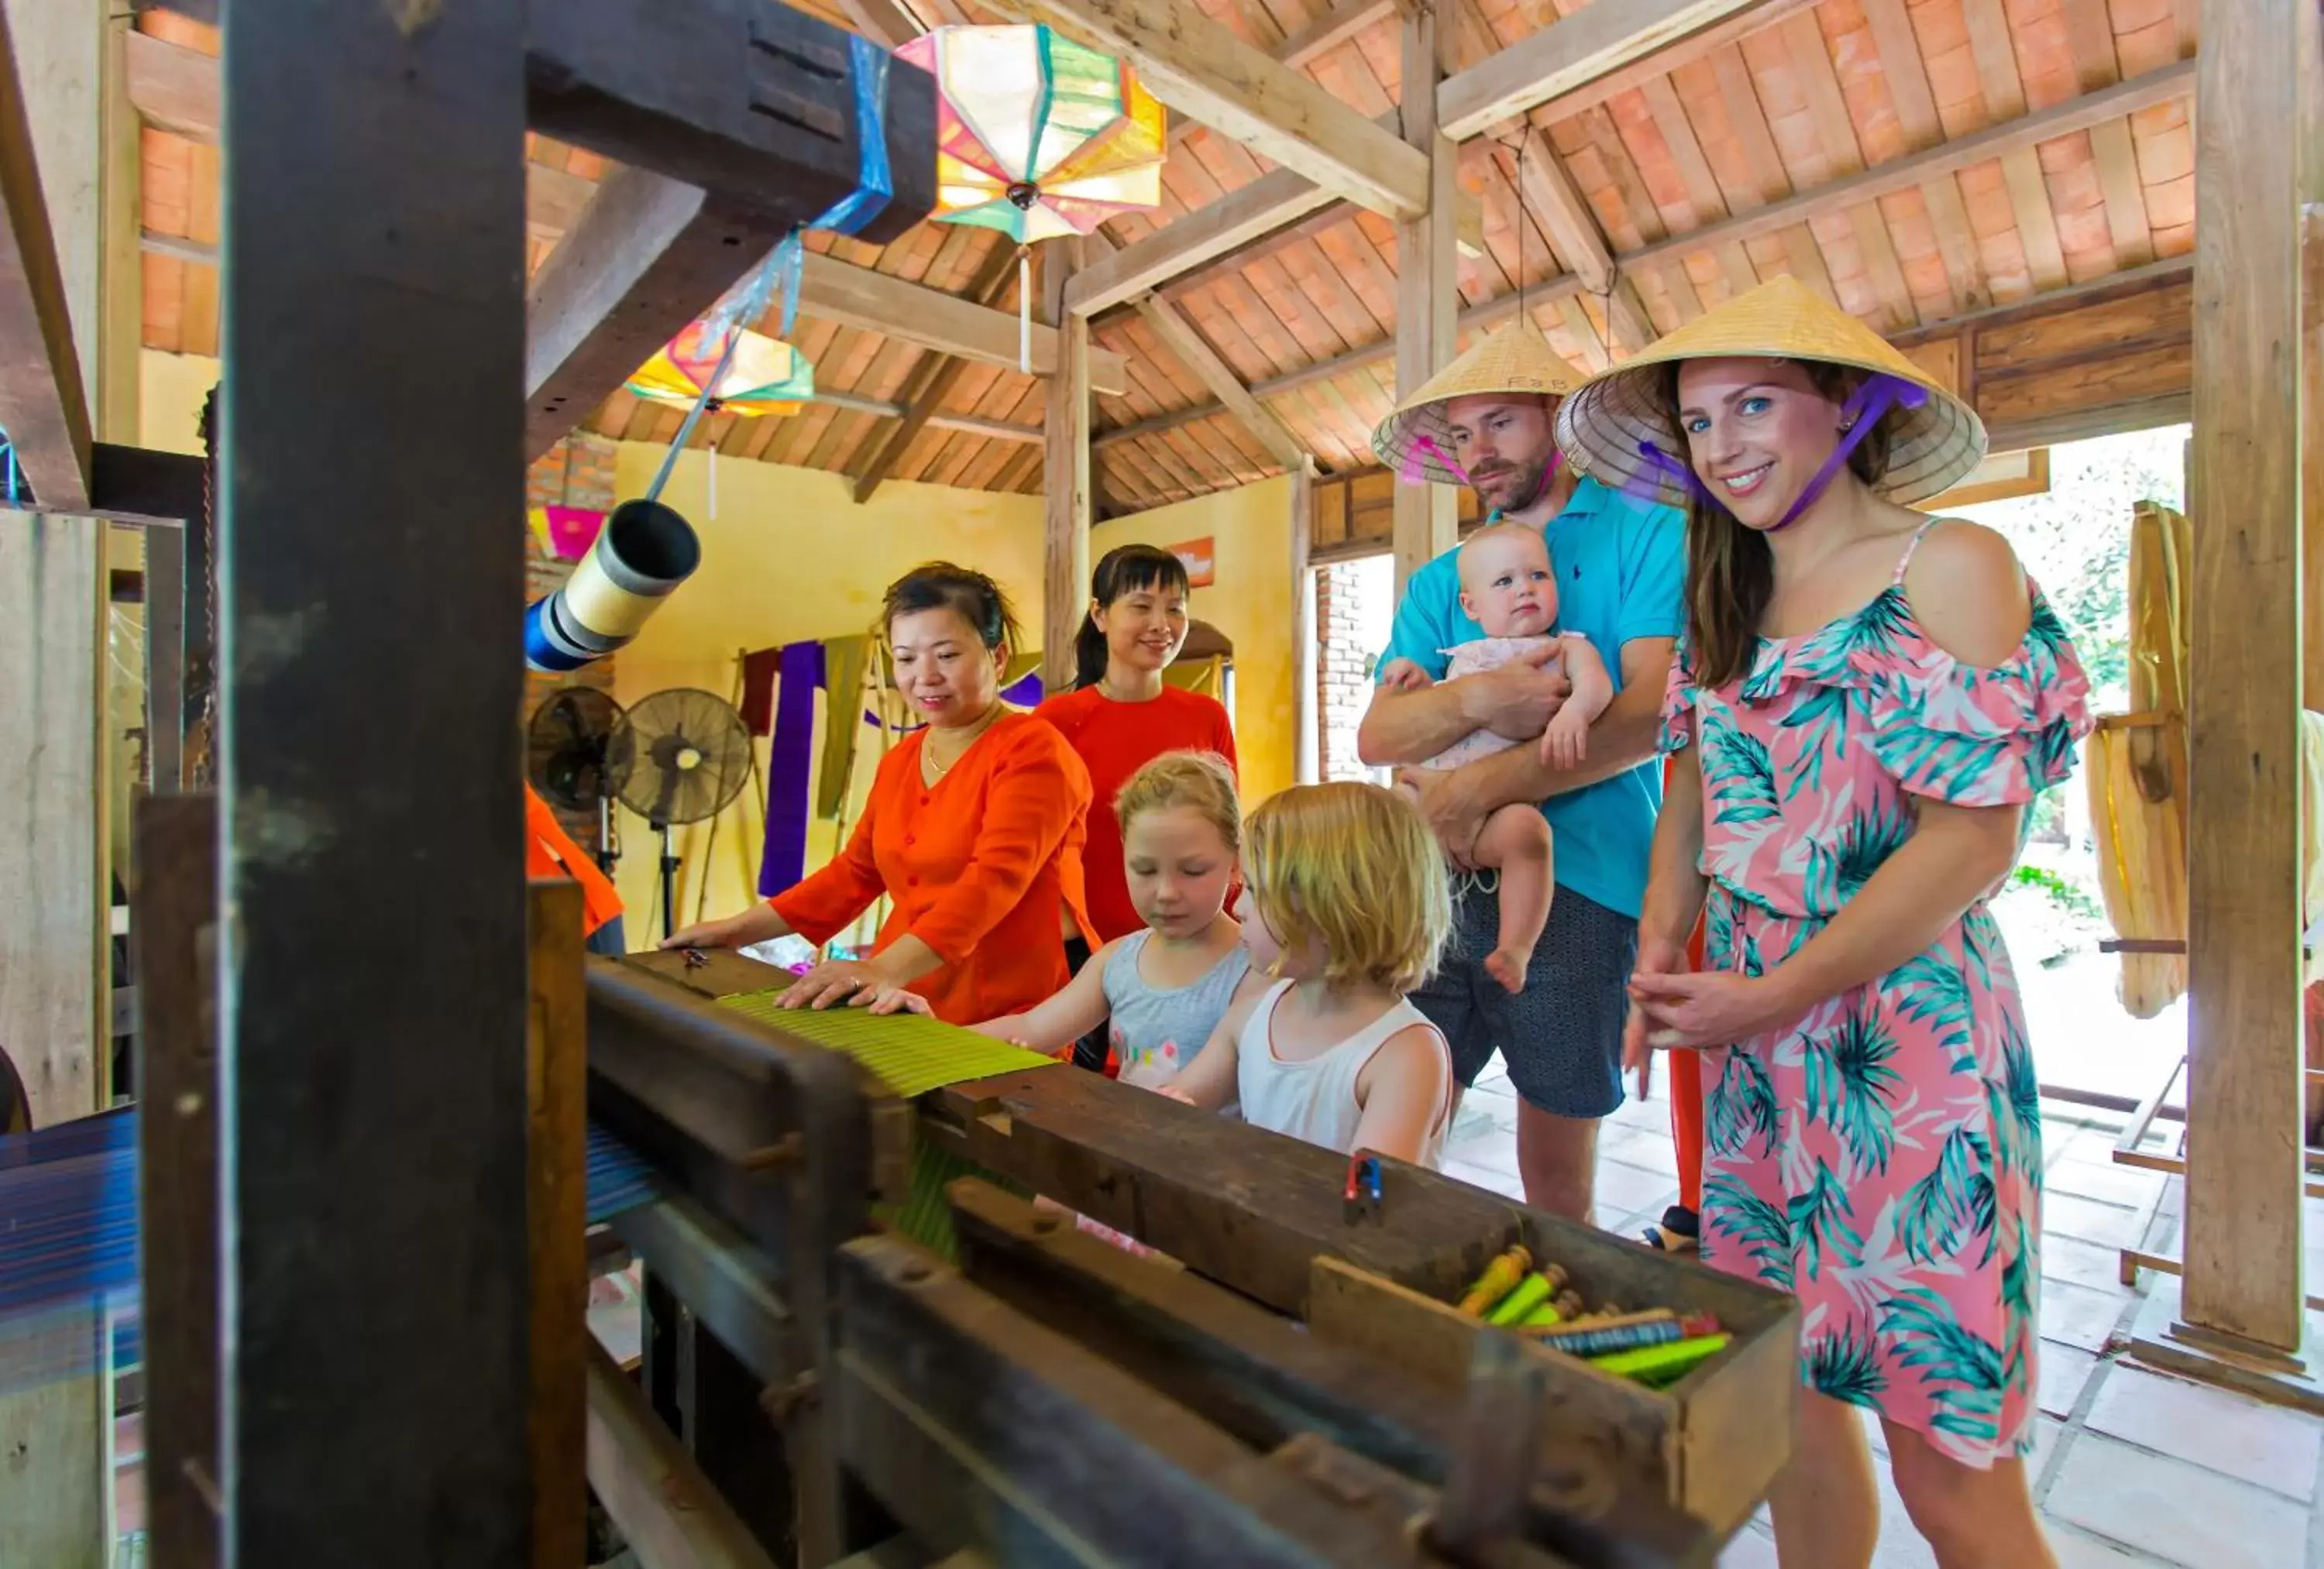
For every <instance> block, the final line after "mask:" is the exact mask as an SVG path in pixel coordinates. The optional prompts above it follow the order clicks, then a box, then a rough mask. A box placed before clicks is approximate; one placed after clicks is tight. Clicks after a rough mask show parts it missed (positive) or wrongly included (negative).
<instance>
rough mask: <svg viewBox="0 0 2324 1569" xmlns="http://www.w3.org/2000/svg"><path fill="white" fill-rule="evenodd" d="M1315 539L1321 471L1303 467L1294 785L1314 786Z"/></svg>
mask: <svg viewBox="0 0 2324 1569" xmlns="http://www.w3.org/2000/svg"><path fill="white" fill-rule="evenodd" d="M1314 538H1315V468H1314V463H1312V462H1310V463H1301V464H1300V465H1299V466H1298V467H1297V468H1296V469H1293V470H1292V471H1291V729H1292V734H1293V736H1294V737H1295V738H1296V739H1294V741H1293V742H1292V746H1291V782H1292V783H1293V784H1295V785H1313V784H1315V783H1316V782H1317V781H1319V780H1321V779H1322V778H1323V772H1322V769H1321V768H1320V766H1318V765H1317V762H1316V758H1317V757H1319V756H1320V755H1321V753H1322V749H1323V732H1322V728H1321V727H1322V722H1323V720H1322V716H1321V715H1320V714H1319V713H1318V712H1317V711H1316V686H1315V679H1316V673H1315V657H1316V656H1315V573H1314V569H1313V568H1311V567H1310V566H1309V565H1308V563H1307V553H1308V550H1309V547H1310V546H1312V545H1313V544H1314Z"/></svg>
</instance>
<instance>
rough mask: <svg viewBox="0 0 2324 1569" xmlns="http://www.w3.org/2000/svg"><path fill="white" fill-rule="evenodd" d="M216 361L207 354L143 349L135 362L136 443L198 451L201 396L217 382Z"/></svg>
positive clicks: (163, 449) (157, 448)
mask: <svg viewBox="0 0 2324 1569" xmlns="http://www.w3.org/2000/svg"><path fill="white" fill-rule="evenodd" d="M217 381H218V362H217V361H216V360H214V359H212V358H211V357H210V356H209V355H208V354H165V353H162V352H161V350H159V349H146V350H144V351H143V353H141V355H140V356H139V359H138V362H137V443H138V445H140V446H146V447H151V448H152V450H154V451H155V452H181V453H189V454H199V453H200V452H201V450H202V399H205V398H208V396H209V395H210V389H211V388H212V387H215V386H217Z"/></svg>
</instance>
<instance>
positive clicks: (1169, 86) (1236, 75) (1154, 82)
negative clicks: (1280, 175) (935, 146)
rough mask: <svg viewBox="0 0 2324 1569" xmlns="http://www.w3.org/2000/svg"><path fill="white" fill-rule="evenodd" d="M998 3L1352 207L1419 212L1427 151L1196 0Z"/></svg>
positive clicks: (1425, 190) (1407, 213) (1007, 0)
mask: <svg viewBox="0 0 2324 1569" xmlns="http://www.w3.org/2000/svg"><path fill="white" fill-rule="evenodd" d="M999 8H1000V9H1001V10H1002V11H1004V12H1007V13H1010V14H1014V15H1016V16H1019V17H1020V18H1022V19H1023V20H1025V21H1028V22H1041V23H1047V24H1048V25H1049V26H1051V27H1053V28H1056V30H1057V31H1058V32H1062V33H1064V34H1065V35H1066V36H1068V37H1071V38H1074V39H1078V40H1080V41H1084V42H1085V43H1088V44H1090V45H1092V46H1093V47H1094V48H1097V49H1100V50H1104V51H1105V52H1107V53H1109V54H1113V55H1119V56H1120V57H1122V58H1123V59H1126V60H1129V61H1130V63H1131V64H1133V65H1135V66H1136V67H1137V68H1138V71H1139V79H1140V80H1141V81H1143V82H1144V83H1145V84H1146V86H1147V87H1148V89H1150V90H1151V91H1152V92H1153V94H1154V96H1156V97H1157V98H1159V99H1160V100H1162V102H1164V103H1165V104H1167V105H1168V106H1170V107H1172V108H1174V109H1176V110H1179V111H1181V112H1182V113H1185V114H1187V115H1193V116H1194V118H1195V119H1197V120H1200V121H1201V122H1202V123H1203V124H1205V125H1208V126H1209V127H1210V128H1211V129H1213V131H1216V132H1218V133H1221V134H1222V135H1225V136H1229V137H1231V138H1233V139H1234V140H1235V141H1237V142H1242V143H1243V144H1244V145H1246V146H1248V147H1250V149H1251V150H1252V151H1254V152H1258V153H1260V154H1263V155H1264V156H1266V157H1267V158H1268V159H1270V160H1272V161H1275V162H1276V163H1278V164H1280V165H1282V166H1283V167H1284V168H1285V169H1287V170H1294V171H1296V173H1298V174H1300V175H1302V176H1304V177H1305V178H1306V179H1311V180H1313V181H1314V182H1315V183H1316V184H1317V185H1320V186H1323V187H1325V188H1329V189H1331V190H1332V191H1333V192H1334V193H1335V194H1337V195H1340V196H1343V197H1347V198H1348V199H1349V200H1351V201H1353V202H1355V203H1357V204H1358V205H1359V206H1364V207H1368V208H1369V209H1370V210H1372V211H1373V212H1376V213H1379V214H1381V215H1382V216H1387V217H1391V218H1405V217H1411V216H1416V215H1418V214H1419V213H1421V212H1424V211H1425V210H1426V208H1425V205H1424V204H1425V202H1426V201H1427V198H1428V166H1427V162H1426V161H1425V159H1423V158H1422V157H1421V156H1420V155H1419V154H1417V153H1416V151H1414V150H1413V149H1411V148H1410V147H1407V146H1406V145H1405V144H1404V143H1403V142H1399V141H1397V139H1396V137H1395V136H1393V135H1391V134H1389V133H1388V132H1385V131H1383V130H1381V129H1380V128H1379V127H1378V126H1376V125H1374V124H1371V123H1370V122H1369V121H1368V120H1366V119H1365V117H1364V116H1363V115H1360V114H1359V113H1358V112H1357V111H1355V110H1353V109H1351V108H1350V107H1348V106H1347V105H1345V104H1343V103H1342V102H1341V101H1340V100H1339V99H1338V98H1336V97H1334V96H1333V95H1332V93H1331V91H1330V90H1329V89H1328V88H1326V87H1324V86H1323V84H1322V83H1321V82H1318V81H1315V80H1314V78H1310V77H1306V76H1303V75H1302V74H1300V73H1299V72H1298V71H1296V70H1295V69H1292V68H1290V67H1288V66H1286V65H1283V64H1281V63H1279V62H1277V60H1272V59H1270V58H1269V57H1268V55H1267V54H1266V53H1265V52H1263V51H1262V50H1258V49H1255V48H1253V47H1252V46H1251V45H1250V44H1248V43H1246V42H1244V41H1242V40H1241V39H1240V38H1238V37H1237V36H1236V35H1235V34H1234V33H1233V32H1230V31H1229V30H1228V29H1227V28H1226V27H1224V26H1223V25H1222V24H1221V23H1216V22H1213V21H1212V20H1211V19H1210V18H1209V17H1208V16H1207V15H1205V14H1203V12H1202V11H1201V10H1200V9H1198V8H1197V7H1196V6H1195V5H1194V3H1193V0H999Z"/></svg>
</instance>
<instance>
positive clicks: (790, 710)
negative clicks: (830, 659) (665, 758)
mask: <svg viewBox="0 0 2324 1569" xmlns="http://www.w3.org/2000/svg"><path fill="white" fill-rule="evenodd" d="M776 680H777V682H778V683H779V684H778V685H777V686H776V688H775V729H774V734H773V735H772V736H770V738H769V739H768V743H767V841H766V847H765V849H763V850H762V851H761V854H760V856H759V895H760V897H761V898H772V897H773V896H774V895H777V894H779V893H781V892H782V891H783V890H784V889H785V888H788V887H789V886H790V885H792V884H794V883H796V882H798V880H799V878H800V877H802V876H805V875H806V872H807V787H808V785H809V783H810V782H811V781H812V779H813V777H814V774H815V694H816V692H818V691H819V690H821V688H822V686H823V645H822V644H821V643H818V642H807V643H788V644H785V645H784V647H783V659H782V667H781V670H780V672H779V674H778V675H777V676H776Z"/></svg>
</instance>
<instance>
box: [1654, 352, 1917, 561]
mask: <svg viewBox="0 0 2324 1569" xmlns="http://www.w3.org/2000/svg"><path fill="white" fill-rule="evenodd" d="M1928 400H1929V393H1928V389H1926V388H1925V387H1922V386H1919V385H1917V384H1915V383H1914V382H1911V381H1905V380H1904V378H1902V377H1900V376H1888V375H1881V374H1877V373H1876V374H1874V375H1873V376H1871V377H1869V378H1867V380H1866V381H1865V382H1864V384H1863V385H1862V386H1860V387H1858V389H1857V390H1855V391H1853V392H1851V393H1849V395H1848V400H1847V401H1846V402H1845V403H1842V404H1841V405H1840V432H1841V435H1840V445H1837V446H1835V447H1833V448H1832V449H1831V456H1830V457H1828V458H1826V459H1824V460H1823V466H1822V467H1821V468H1819V469H1817V470H1816V472H1815V477H1814V478H1812V479H1811V480H1809V481H1808V482H1807V484H1806V486H1805V487H1804V488H1803V490H1802V491H1800V493H1799V496H1798V498H1797V499H1796V500H1794V501H1793V502H1792V504H1791V506H1790V507H1789V508H1787V509H1785V510H1784V515H1783V516H1782V517H1781V518H1777V519H1776V520H1775V523H1774V524H1773V525H1772V526H1771V527H1770V528H1768V529H1767V530H1766V531H1767V532H1768V533H1770V534H1773V533H1774V532H1775V530H1776V529H1779V528H1790V527H1791V526H1792V525H1793V524H1794V523H1796V522H1798V521H1799V519H1800V515H1801V514H1802V513H1803V512H1805V511H1806V510H1807V509H1809V508H1810V507H1812V506H1814V505H1815V503H1816V499H1817V498H1818V497H1820V496H1821V495H1822V494H1823V493H1824V491H1825V489H1826V488H1827V487H1828V486H1830V485H1831V482H1832V481H1833V480H1834V479H1836V478H1838V477H1839V475H1840V470H1841V469H1842V468H1843V467H1844V466H1846V464H1847V463H1848V460H1849V457H1850V456H1851V455H1853V454H1854V453H1855V451H1856V449H1857V448H1858V446H1860V445H1863V442H1864V438H1865V437H1866V436H1870V435H1871V434H1872V431H1873V427H1876V426H1877V425H1878V424H1879V423H1880V422H1881V420H1882V419H1884V418H1886V417H1887V414H1888V411H1889V410H1890V409H1892V408H1920V407H1921V406H1922V405H1923V404H1924V403H1926V402H1928ZM1638 455H1639V456H1640V457H1642V458H1644V459H1645V460H1646V472H1645V473H1639V474H1635V475H1633V476H1632V477H1631V478H1630V480H1629V481H1628V482H1627V483H1626V484H1624V486H1623V487H1622V488H1623V489H1624V490H1626V491H1629V493H1630V494H1632V495H1634V496H1637V497H1639V498H1640V499H1642V500H1657V499H1659V498H1660V496H1661V493H1662V488H1663V484H1662V482H1665V481H1667V482H1671V483H1674V484H1675V485H1677V486H1678V487H1679V488H1680V489H1681V490H1683V491H1686V493H1687V494H1689V495H1691V496H1694V497H1698V498H1700V499H1701V500H1703V501H1705V502H1707V503H1709V504H1710V505H1711V506H1713V507H1717V508H1720V509H1722V510H1724V509H1726V505H1727V504H1726V503H1725V502H1724V501H1721V500H1720V499H1719V498H1718V497H1717V496H1715V495H1713V494H1712V493H1711V488H1710V487H1709V486H1708V485H1705V484H1704V483H1703V482H1702V480H1701V477H1700V476H1699V475H1697V474H1696V473H1695V472H1694V469H1693V466H1692V464H1689V463H1683V462H1682V461H1680V459H1678V458H1677V457H1676V456H1674V455H1673V454H1670V453H1666V452H1665V451H1664V450H1663V449H1662V448H1661V447H1660V446H1659V445H1656V444H1655V443H1654V442H1652V441H1642V442H1640V443H1639V444H1638Z"/></svg>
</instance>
